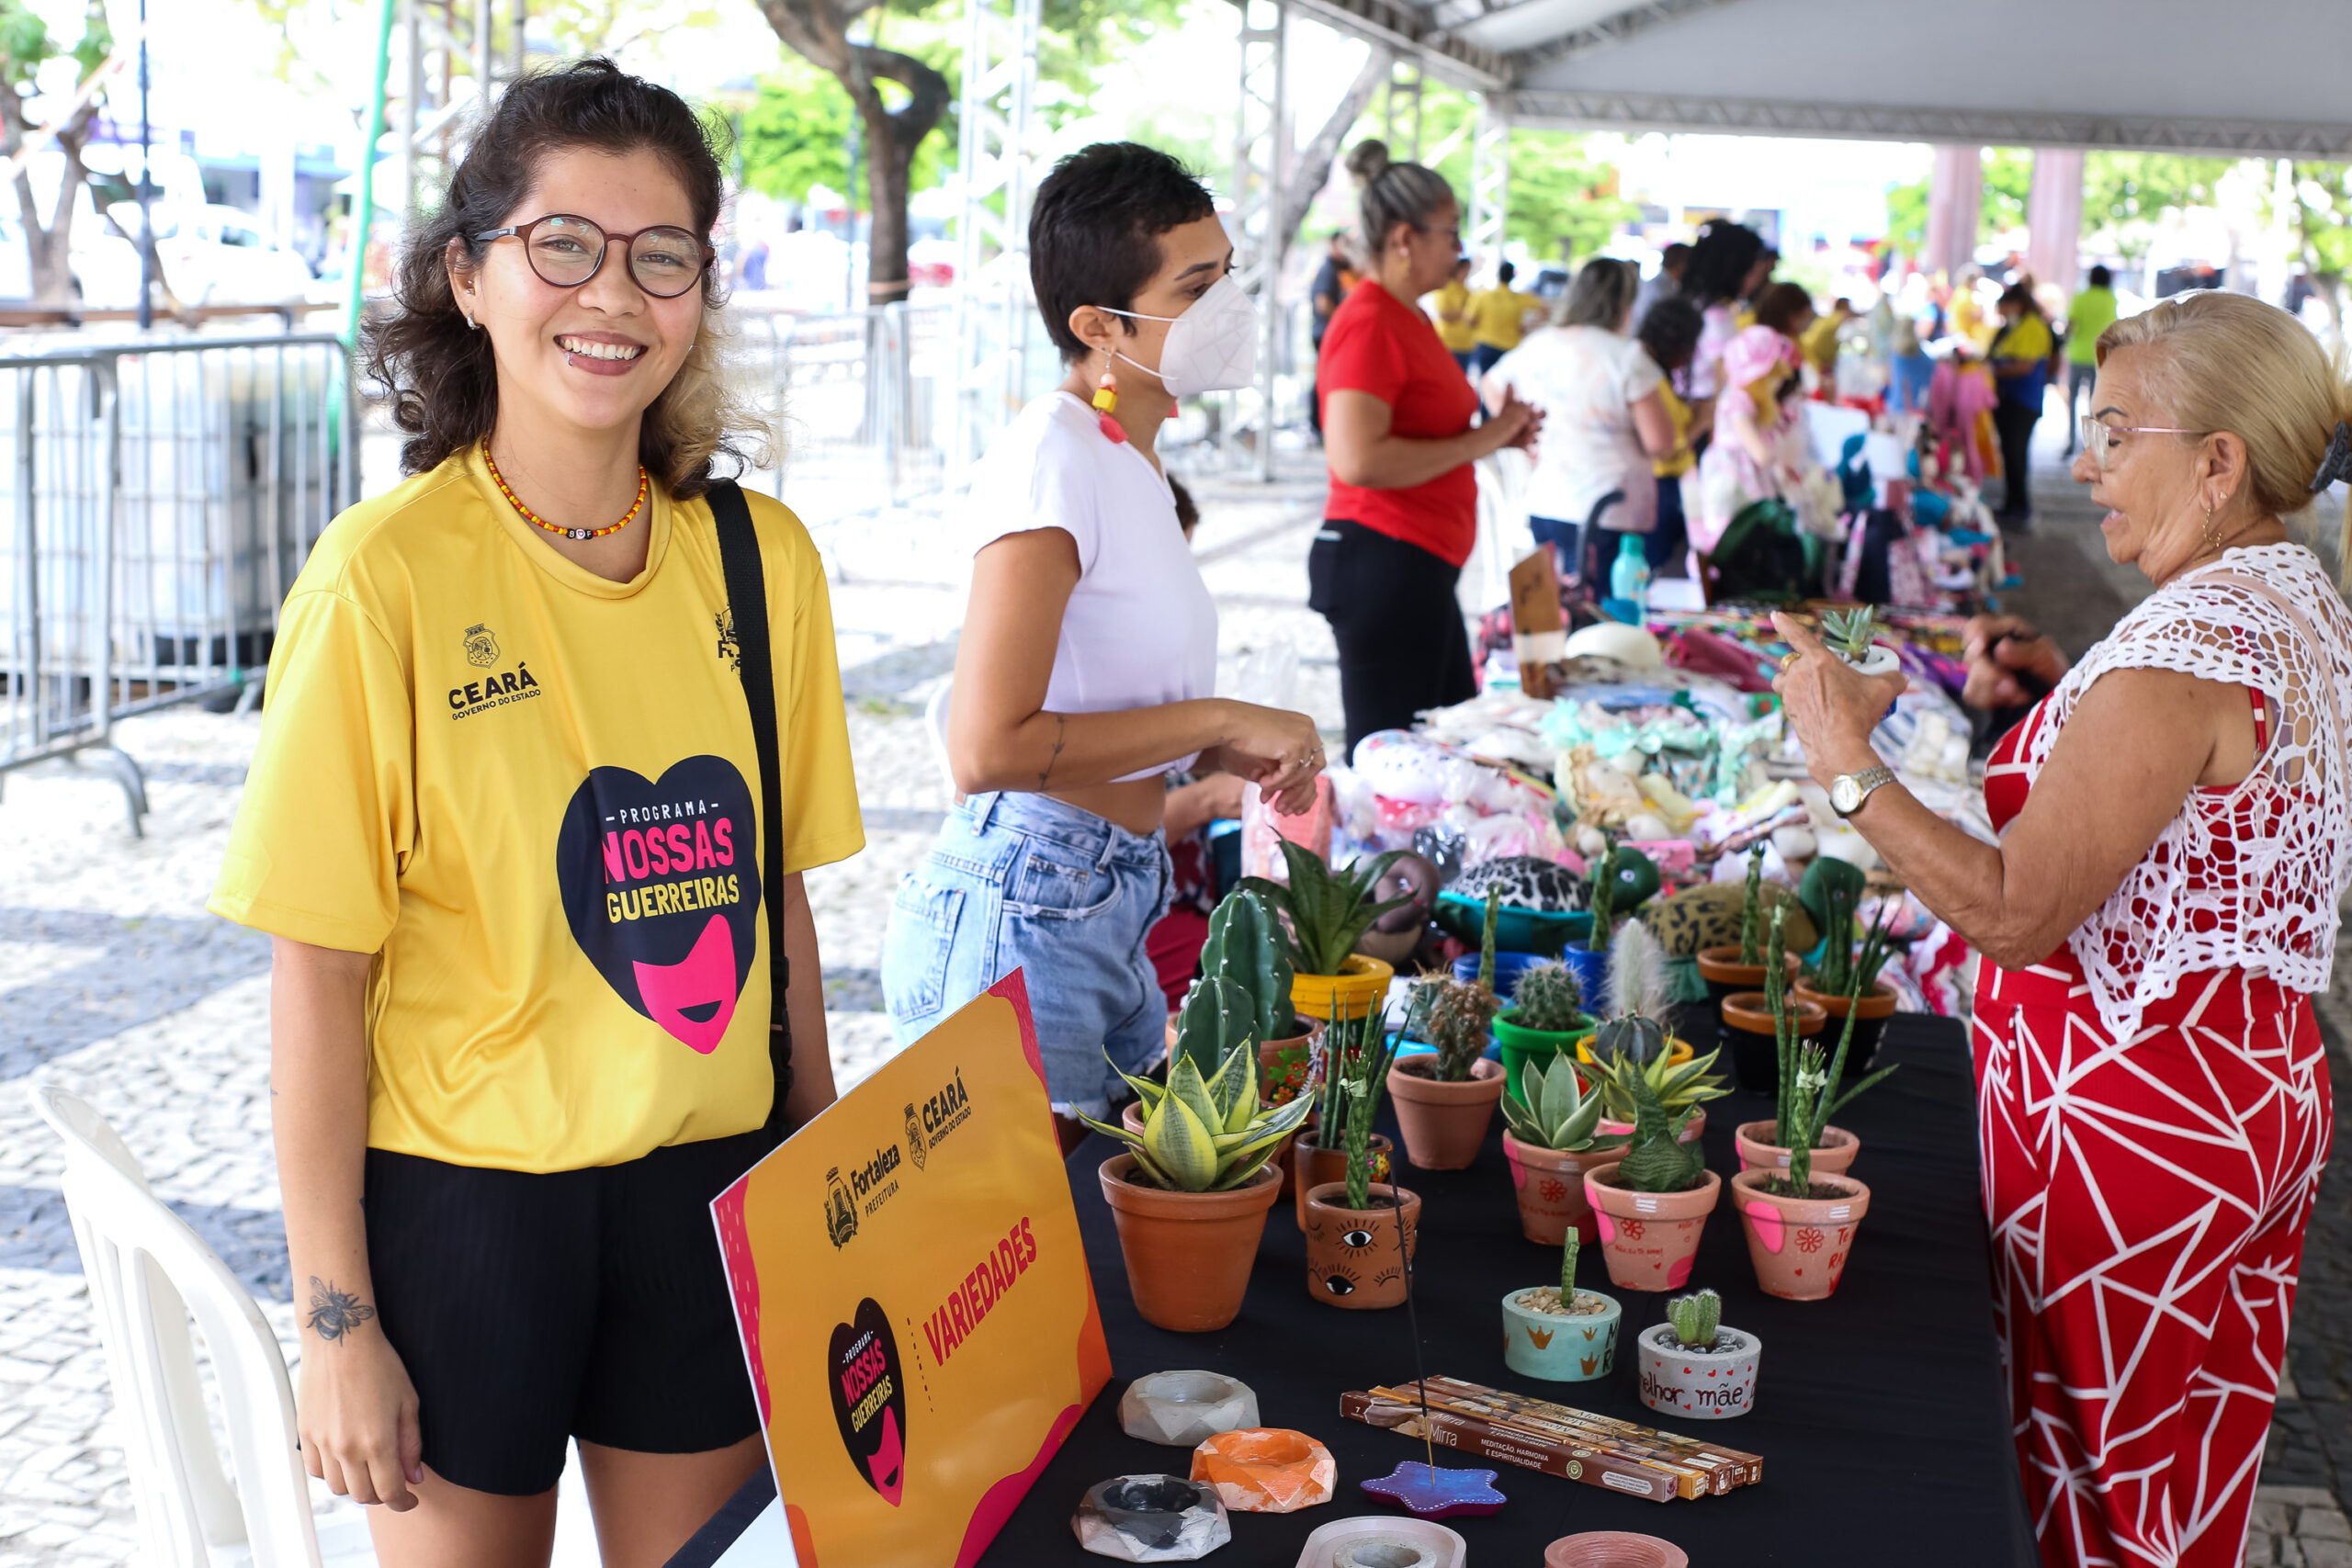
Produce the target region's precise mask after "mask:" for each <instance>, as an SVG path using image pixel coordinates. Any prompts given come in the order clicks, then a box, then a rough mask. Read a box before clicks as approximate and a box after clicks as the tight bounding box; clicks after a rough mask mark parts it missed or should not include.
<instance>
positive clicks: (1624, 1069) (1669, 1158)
mask: <svg viewBox="0 0 2352 1568" xmlns="http://www.w3.org/2000/svg"><path fill="white" fill-rule="evenodd" d="M1612 1077H1614V1078H1615V1079H1616V1081H1618V1082H1621V1083H1623V1085H1624V1087H1625V1089H1626V1091H1627V1092H1628V1093H1629V1094H1630V1095H1631V1096H1632V1097H1633V1101H1634V1133H1633V1136H1632V1138H1631V1139H1630V1140H1629V1141H1628V1142H1627V1145H1626V1148H1625V1157H1624V1158H1623V1159H1622V1160H1620V1161H1618V1163H1617V1179H1618V1180H1619V1181H1621V1182H1623V1184H1624V1185H1625V1186H1626V1187H1627V1188H1629V1189H1630V1190H1633V1191H1635V1192H1688V1191H1689V1190H1691V1189H1692V1188H1693V1187H1696V1186H1698V1185H1699V1182H1700V1179H1701V1178H1702V1176H1703V1175H1704V1174H1705V1171H1706V1167H1707V1162H1706V1156H1704V1155H1702V1153H1701V1152H1700V1151H1699V1149H1698V1147H1697V1145H1693V1144H1686V1143H1683V1142H1682V1141H1681V1135H1682V1130H1683V1129H1684V1128H1685V1127H1688V1126H1689V1125H1690V1124H1691V1117H1692V1116H1694V1115H1696V1114H1697V1112H1696V1111H1683V1112H1682V1113H1681V1114H1680V1115H1679V1116H1672V1117H1669V1116H1668V1113H1667V1109H1666V1107H1665V1106H1664V1105H1662V1104H1660V1103H1659V1101H1658V1098H1657V1090H1655V1089H1651V1088H1650V1084H1649V1079H1648V1078H1646V1077H1643V1076H1642V1074H1641V1073H1640V1072H1638V1071H1635V1070H1633V1069H1632V1065H1631V1064H1630V1063H1624V1062H1621V1063H1620V1064H1619V1065H1618V1067H1617V1070H1616V1072H1615V1073H1614V1074H1613V1075H1612Z"/></svg>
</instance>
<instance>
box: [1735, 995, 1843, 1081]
mask: <svg viewBox="0 0 2352 1568" xmlns="http://www.w3.org/2000/svg"><path fill="white" fill-rule="evenodd" d="M1788 1005H1789V1007H1790V1008H1791V1009H1792V1010H1794V1011H1795V1013H1796V1017H1797V1037H1798V1038H1799V1039H1800V1040H1815V1041H1817V1040H1819V1039H1820V1038H1821V1032H1822V1031H1823V1030H1825V1029H1826V1028H1827V1027H1829V1014H1828V1013H1827V1012H1826V1011H1825V1010H1823V1009H1822V1006H1821V1004H1820V1003H1819V1002H1809V1001H1806V1000H1805V999H1804V998H1803V997H1800V996H1797V995H1795V994H1793V993H1792V994H1791V995H1790V997H1789V999H1788ZM1723 1014H1724V1044H1726V1045H1728V1046H1729V1047H1731V1070H1732V1075H1733V1076H1734V1077H1736V1078H1738V1080H1739V1087H1740V1088H1742V1089H1746V1090H1747V1092H1748V1093H1750V1094H1778V1093H1779V1092H1780V1089H1781V1055H1780V1048H1779V1047H1778V1046H1777V1045H1776V1044H1775V1043H1773V1039H1772V1010H1771V1009H1770V1007H1769V1006H1767V1005H1766V1003H1765V1000H1764V993H1763V992H1761V991H1742V992H1740V993H1739V994H1738V995H1736V996H1731V997H1725V998H1724V1007H1723Z"/></svg>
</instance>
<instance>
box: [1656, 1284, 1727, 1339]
mask: <svg viewBox="0 0 2352 1568" xmlns="http://www.w3.org/2000/svg"><path fill="white" fill-rule="evenodd" d="M1666 1321H1667V1322H1668V1323H1670V1324H1672V1325H1674V1338H1675V1342H1676V1343H1677V1344H1679V1345H1683V1346H1685V1347H1688V1348H1691V1349H1693V1350H1704V1349H1708V1348H1712V1347H1713V1345H1714V1342H1715V1334H1716V1331H1717V1330H1718V1329H1720V1328H1722V1326H1723V1322H1724V1299H1723V1297H1721V1296H1719V1295H1717V1294H1715V1292H1713V1291H1697V1292H1692V1293H1691V1294H1690V1295H1687V1296H1675V1297H1673V1298H1672V1299H1670V1300H1669V1301H1668V1303H1666Z"/></svg>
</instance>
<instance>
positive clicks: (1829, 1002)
mask: <svg viewBox="0 0 2352 1568" xmlns="http://www.w3.org/2000/svg"><path fill="white" fill-rule="evenodd" d="M1796 994H1797V995H1798V996H1799V997H1802V998H1804V999H1805V1000H1806V1001H1809V1002H1817V1003H1819V1004H1820V1006H1821V1010H1822V1011H1824V1012H1826V1013H1827V1014H1828V1015H1829V1023H1828V1025H1827V1028H1826V1031H1825V1032H1824V1033H1823V1036H1822V1042H1821V1043H1822V1045H1823V1046H1824V1047H1825V1048H1826V1049H1827V1050H1828V1051H1830V1052H1832V1053H1835V1052H1836V1051H1837V1049H1838V1033H1839V1032H1841V1031H1843V1030H1844V1029H1845V1027H1846V998H1845V997H1844V996H1843V995H1842V994H1840V995H1838V996H1832V995H1830V994H1829V993H1828V992H1826V991H1819V990H1815V988H1814V986H1813V982H1812V981H1810V980H1799V981H1798V982H1797V985H1796ZM1896 999H1897V998H1896V997H1895V993H1894V987H1893V986H1890V985H1888V984H1887V983H1886V982H1885V981H1883V980H1878V981H1873V982H1872V983H1871V988H1870V990H1869V991H1867V992H1865V993H1864V994H1863V995H1862V996H1861V997H1860V998H1857V1000H1856V1002H1855V1006H1854V1041H1853V1043H1852V1044H1850V1045H1849V1046H1847V1047H1846V1072H1845V1077H1849V1078H1850V1077H1858V1076H1860V1074H1863V1073H1866V1072H1868V1071H1870V1069H1871V1063H1872V1062H1875V1061H1876V1060H1878V1047H1879V1043H1880V1042H1881V1041H1883V1040H1884V1039H1885V1038H1886V1021H1887V1020H1888V1019H1890V1018H1893V1017H1894V1004H1895V1001H1896Z"/></svg>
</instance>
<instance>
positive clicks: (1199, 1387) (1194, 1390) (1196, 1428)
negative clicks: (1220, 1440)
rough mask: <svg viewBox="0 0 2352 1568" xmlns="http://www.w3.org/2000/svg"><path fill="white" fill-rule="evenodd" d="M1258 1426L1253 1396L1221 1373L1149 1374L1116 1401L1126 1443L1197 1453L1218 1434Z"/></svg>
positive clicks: (1256, 1409)
mask: <svg viewBox="0 0 2352 1568" xmlns="http://www.w3.org/2000/svg"><path fill="white" fill-rule="evenodd" d="M1257 1424H1258V1396H1257V1394H1256V1393H1253V1392H1252V1391H1251V1390H1250V1385H1249V1384H1248V1383H1245V1382H1241V1381H1240V1380H1239V1379H1238V1378H1229V1377H1227V1376H1225V1375H1224V1374H1223V1373H1221V1372H1201V1371H1183V1372H1153V1373H1152V1374H1150V1375H1149V1376H1148V1377H1140V1378H1137V1379H1136V1381H1135V1382H1131V1383H1129V1384H1128V1385H1127V1392H1126V1393H1124V1394H1121V1395H1120V1396H1119V1426H1120V1427H1121V1429H1122V1430H1124V1431H1125V1433H1126V1434H1127V1436H1128V1437H1130V1438H1141V1439H1142V1440H1143V1441H1145V1442H1147V1443H1165V1444H1167V1445H1169V1446H1170V1448H1183V1449H1190V1448H1197V1447H1198V1446H1199V1445H1200V1443H1201V1441H1202V1439H1204V1438H1213V1437H1215V1436H1216V1434H1217V1433H1219V1432H1230V1431H1233V1430H1234V1429H1236V1428H1237V1427H1255V1426H1256V1425H1257Z"/></svg>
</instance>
